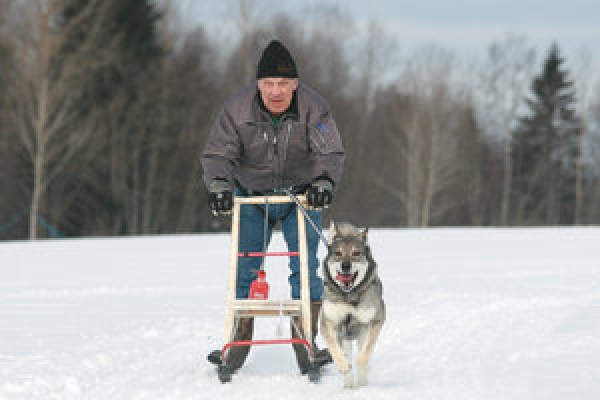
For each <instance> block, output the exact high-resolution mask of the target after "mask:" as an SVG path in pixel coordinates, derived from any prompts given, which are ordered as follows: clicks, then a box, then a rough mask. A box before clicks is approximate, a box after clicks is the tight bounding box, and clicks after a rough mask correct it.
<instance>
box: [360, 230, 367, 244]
mask: <svg viewBox="0 0 600 400" xmlns="http://www.w3.org/2000/svg"><path fill="white" fill-rule="evenodd" d="M368 233H369V228H365V229H364V230H363V231H362V232H361V233H360V239H361V240H362V241H363V242H365V243H367V234H368Z"/></svg>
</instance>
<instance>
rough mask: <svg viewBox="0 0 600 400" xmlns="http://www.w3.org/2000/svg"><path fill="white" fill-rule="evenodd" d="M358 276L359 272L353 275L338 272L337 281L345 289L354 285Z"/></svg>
mask: <svg viewBox="0 0 600 400" xmlns="http://www.w3.org/2000/svg"><path fill="white" fill-rule="evenodd" d="M357 276H358V272H355V273H353V274H343V273H341V272H338V274H337V276H336V277H335V279H336V280H337V281H339V282H341V283H342V285H344V287H345V288H349V287H350V286H351V285H352V284H353V283H354V280H355V279H356V277H357Z"/></svg>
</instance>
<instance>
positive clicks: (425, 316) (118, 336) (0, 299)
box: [0, 228, 600, 400]
mask: <svg viewBox="0 0 600 400" xmlns="http://www.w3.org/2000/svg"><path fill="white" fill-rule="evenodd" d="M369 239H370V243H371V247H372V250H373V254H374V256H375V258H376V259H377V261H378V264H379V268H380V274H381V277H382V280H383V284H384V296H385V301H386V304H387V322H386V324H385V326H384V329H383V331H382V334H381V337H380V341H379V342H378V345H377V347H376V348H375V353H374V356H373V359H372V368H371V372H370V383H369V386H367V387H364V388H360V389H355V390H350V389H343V388H342V385H343V382H342V378H341V377H340V376H339V374H338V373H337V372H336V371H335V370H334V368H333V367H332V366H329V367H328V368H327V370H326V371H325V373H324V375H323V377H322V380H321V382H320V383H319V384H311V383H310V382H308V379H307V378H306V377H305V376H301V375H300V374H299V373H298V371H297V368H296V366H295V361H294V357H293V352H292V350H291V348H290V346H287V345H285V346H281V345H280V346H262V347H257V348H254V349H252V351H251V353H250V357H249V359H248V362H247V364H246V366H245V367H244V368H243V369H242V370H241V371H240V372H239V373H238V374H236V375H234V377H233V382H232V383H230V384H221V383H219V381H218V379H217V376H216V373H215V371H214V369H213V367H212V366H211V365H210V364H208V362H207V361H206V359H205V356H206V354H207V353H208V352H209V351H211V350H213V349H216V348H220V347H221V346H222V345H223V341H222V334H223V332H222V330H223V315H224V299H225V283H226V274H227V260H228V252H229V236H228V235H190V236H164V237H134V238H121V239H84V240H74V239H65V240H56V241H38V242H4V243H1V244H0V399H10V400H12V399H215V398H223V399H225V398H227V399H248V400H250V399H323V398H327V399H411V400H414V399H452V400H455V399H478V400H481V399H486V400H489V399H498V400H500V399H502V400H506V399H511V400H518V399H535V400H542V399H544V400H545V399H547V400H559V399H560V400H563V399H578V400H586V399H590V400H591V399H597V398H600V250H599V248H598V241H599V240H598V239H600V228H550V229H475V228H472V229H424V230H402V229H397V230H393V229H390V230H376V229H374V230H371V231H370V232H369ZM278 249H284V245H283V240H282V239H281V238H280V235H279V234H276V239H275V240H274V243H273V244H272V245H271V250H278ZM267 271H268V280H269V283H270V284H271V298H286V297H287V296H288V286H287V279H286V276H287V267H286V260H285V259H276V260H269V261H268V264H267ZM283 322H284V326H283V327H284V334H285V335H287V334H288V333H289V328H288V326H287V325H288V324H287V321H283ZM279 323H280V321H279V319H278V318H274V319H272V318H271V319H269V318H263V319H260V320H258V321H257V328H256V335H255V337H256V338H265V339H266V338H273V337H276V336H275V332H276V330H277V329H276V328H277V326H278V324H279ZM319 343H320V344H321V345H322V344H323V342H322V339H319Z"/></svg>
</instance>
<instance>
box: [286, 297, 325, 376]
mask: <svg viewBox="0 0 600 400" xmlns="http://www.w3.org/2000/svg"><path fill="white" fill-rule="evenodd" d="M320 311H321V302H320V301H313V302H312V303H311V304H310V320H311V322H310V323H311V327H312V338H305V339H306V340H308V341H309V343H311V344H313V345H314V349H313V350H314V352H315V353H314V355H315V359H314V361H315V364H316V365H317V366H318V367H322V366H323V365H325V364H328V363H330V362H331V361H332V359H331V354H329V350H327V349H321V350H319V349H318V348H317V344H316V337H317V334H318V333H319V324H318V321H319V313H320ZM293 320H294V322H293V323H291V330H292V338H299V337H301V334H302V333H303V329H302V321H301V318H300V317H294V318H293ZM294 324H295V325H296V327H297V328H298V330H299V332H300V333H299V332H298V331H296V329H294ZM292 346H293V347H294V353H296V361H297V362H298V367H299V368H300V372H301V373H302V374H303V375H304V374H306V373H307V372H308V370H309V369H310V367H311V365H310V358H309V357H308V351H307V350H306V347H305V346H304V345H302V344H293V345H292Z"/></svg>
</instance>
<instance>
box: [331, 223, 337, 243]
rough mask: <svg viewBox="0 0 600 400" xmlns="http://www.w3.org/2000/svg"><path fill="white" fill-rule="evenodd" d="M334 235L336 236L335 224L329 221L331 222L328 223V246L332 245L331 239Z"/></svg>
mask: <svg viewBox="0 0 600 400" xmlns="http://www.w3.org/2000/svg"><path fill="white" fill-rule="evenodd" d="M335 235H337V226H336V225H335V222H333V220H331V222H330V223H329V244H330V245H331V244H332V243H333V238H334V237H335Z"/></svg>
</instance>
